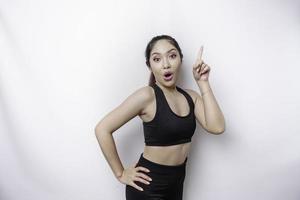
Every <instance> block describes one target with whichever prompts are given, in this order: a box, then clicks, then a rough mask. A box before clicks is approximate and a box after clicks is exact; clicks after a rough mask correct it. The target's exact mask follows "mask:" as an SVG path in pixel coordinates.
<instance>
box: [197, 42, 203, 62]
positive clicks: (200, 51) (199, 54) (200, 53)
mask: <svg viewBox="0 0 300 200" xmlns="http://www.w3.org/2000/svg"><path fill="white" fill-rule="evenodd" d="M202 52H203V45H201V47H200V49H199V51H198V55H197V59H198V60H199V61H200V60H201V59H202Z"/></svg>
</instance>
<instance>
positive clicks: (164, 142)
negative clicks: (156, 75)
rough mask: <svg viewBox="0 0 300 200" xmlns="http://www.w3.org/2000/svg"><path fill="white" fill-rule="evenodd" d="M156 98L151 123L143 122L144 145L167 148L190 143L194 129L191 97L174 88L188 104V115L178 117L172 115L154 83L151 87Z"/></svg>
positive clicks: (162, 94) (163, 96) (164, 98)
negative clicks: (154, 111)
mask: <svg viewBox="0 0 300 200" xmlns="http://www.w3.org/2000/svg"><path fill="white" fill-rule="evenodd" d="M151 87H153V89H154V92H155V98H156V113H155V116H154V118H153V119H152V120H151V121H148V122H143V129H144V136H145V144H146V145H148V146H168V145H175V144H181V143H186V142H190V141H191V140H192V136H193V135H194V132H195V129H196V120H195V115H194V102H193V99H192V98H191V96H190V95H189V94H188V93H187V92H186V91H184V90H183V89H181V88H180V87H178V86H176V88H177V90H178V91H179V92H180V93H182V94H183V95H184V96H185V97H186V99H187V101H188V104H189V109H190V110H189V114H188V115H185V116H179V115H177V114H176V113H174V112H173V111H172V110H171V108H170V106H169V104H168V102H167V99H166V97H165V95H164V93H163V91H162V89H161V88H160V87H159V86H158V85H156V83H154V85H153V86H151Z"/></svg>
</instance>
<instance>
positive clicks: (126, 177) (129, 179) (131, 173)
mask: <svg viewBox="0 0 300 200" xmlns="http://www.w3.org/2000/svg"><path fill="white" fill-rule="evenodd" d="M135 166H136V165H134V166H132V167H128V168H126V169H124V170H123V173H122V176H121V177H120V178H119V181H120V182H121V183H123V184H126V185H131V186H132V187H134V188H136V189H138V190H140V191H143V188H141V187H139V186H138V185H137V184H135V183H134V181H140V182H142V183H144V184H147V185H148V184H150V182H148V181H152V179H151V178H150V177H149V176H147V175H146V174H144V173H141V172H139V171H144V172H150V171H149V170H148V169H147V168H145V167H141V166H139V167H135ZM147 180H148V181H147Z"/></svg>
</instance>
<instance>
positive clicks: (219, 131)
mask: <svg viewBox="0 0 300 200" xmlns="http://www.w3.org/2000/svg"><path fill="white" fill-rule="evenodd" d="M206 131H207V132H209V133H211V134H214V135H221V134H222V133H224V132H225V126H222V127H214V128H206Z"/></svg>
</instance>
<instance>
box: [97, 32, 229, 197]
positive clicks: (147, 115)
mask: <svg viewBox="0 0 300 200" xmlns="http://www.w3.org/2000/svg"><path fill="white" fill-rule="evenodd" d="M202 51H203V47H201V48H200V51H199V53H198V56H197V60H196V62H195V64H194V66H193V69H192V71H193V76H194V79H195V81H196V83H197V84H198V86H199V88H200V90H201V94H202V95H201V96H200V95H199V94H198V93H197V92H196V91H194V90H191V89H182V88H181V87H179V86H177V85H176V81H177V79H178V76H179V75H180V74H179V72H180V68H181V63H182V58H183V55H182V52H181V49H180V47H179V45H178V43H177V41H176V40H175V39H174V38H172V37H171V36H168V35H160V36H156V37H153V38H152V39H151V41H150V42H149V43H148V45H147V47H146V51H145V56H146V65H147V66H148V68H149V70H150V71H151V77H150V81H149V86H145V87H141V88H139V89H138V90H136V91H135V92H134V93H133V94H131V95H130V96H129V97H128V98H127V99H126V100H125V101H124V102H123V103H122V104H120V105H119V106H118V107H117V108H115V109H114V110H113V111H111V112H110V113H109V114H108V115H106V116H105V117H104V118H103V119H102V120H101V121H100V122H99V123H98V124H97V126H96V128H95V133H96V137H97V140H98V142H99V145H100V147H101V150H102V152H103V154H104V156H105V159H106V160H107V162H108V164H109V165H110V167H111V169H112V171H113V172H114V174H115V176H116V178H117V179H118V180H119V181H120V182H121V183H123V184H125V185H126V191H125V192H126V199H127V200H150V199H151V200H154V199H155V200H158V199H160V200H163V199H164V200H165V199H170V200H181V199H182V194H183V192H182V191H183V183H184V179H185V166H186V162H187V157H188V156H187V155H188V152H189V149H190V145H191V138H192V136H193V134H194V131H195V128H196V120H197V121H198V122H199V123H200V124H201V126H202V127H203V128H204V129H205V130H206V131H207V132H209V133H212V134H221V133H223V132H224V130H225V121H224V117H223V114H222V112H221V110H220V108H219V106H218V104H217V101H216V99H215V97H214V95H213V92H212V90H211V88H210V85H209V82H208V76H209V72H210V67H209V66H208V65H207V64H206V63H204V62H203V60H202ZM137 115H138V116H139V117H140V118H141V120H142V121H143V122H142V123H143V129H144V136H145V144H146V145H145V147H144V152H143V153H141V154H140V158H139V160H138V162H137V163H136V164H135V165H133V166H129V167H128V168H125V169H124V168H123V166H122V163H121V161H120V158H119V156H118V154H117V150H116V145H115V142H114V139H113V137H112V133H113V132H114V131H115V130H117V129H118V128H120V127H121V126H122V125H124V124H125V123H126V122H128V121H129V120H131V119H132V118H134V117H135V116H137Z"/></svg>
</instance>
